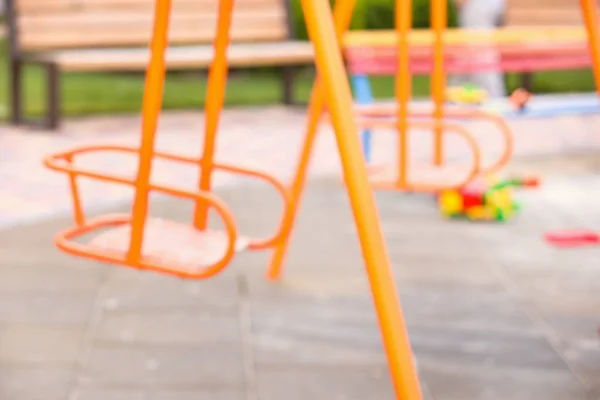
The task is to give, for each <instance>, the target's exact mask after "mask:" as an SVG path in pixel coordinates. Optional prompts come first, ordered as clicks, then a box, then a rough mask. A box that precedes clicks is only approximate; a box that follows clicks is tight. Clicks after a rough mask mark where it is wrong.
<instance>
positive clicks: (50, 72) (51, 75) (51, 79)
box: [45, 64, 60, 130]
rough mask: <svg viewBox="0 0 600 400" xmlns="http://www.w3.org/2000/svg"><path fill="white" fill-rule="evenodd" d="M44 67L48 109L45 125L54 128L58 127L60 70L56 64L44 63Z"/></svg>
mask: <svg viewBox="0 0 600 400" xmlns="http://www.w3.org/2000/svg"><path fill="white" fill-rule="evenodd" d="M45 68H46V78H47V82H48V94H47V95H48V97H47V99H46V104H47V107H48V110H47V113H46V123H45V126H46V127H47V128H48V129H51V130H54V129H56V128H58V124H59V122H60V71H59V70H58V67H57V66H56V64H46V65H45Z"/></svg>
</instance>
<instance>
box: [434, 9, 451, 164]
mask: <svg viewBox="0 0 600 400" xmlns="http://www.w3.org/2000/svg"><path fill="white" fill-rule="evenodd" d="M447 19H448V4H447V3H446V0H432V1H431V27H432V29H433V35H434V39H433V72H432V74H431V96H432V98H433V104H434V110H433V118H434V119H435V128H434V139H433V140H434V150H433V151H434V153H433V162H434V164H435V165H437V166H440V165H442V163H443V161H444V149H443V132H442V130H443V127H442V119H443V118H444V90H445V87H446V71H445V68H444V31H445V30H446V27H447Z"/></svg>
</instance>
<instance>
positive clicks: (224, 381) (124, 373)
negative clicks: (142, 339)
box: [79, 342, 244, 389]
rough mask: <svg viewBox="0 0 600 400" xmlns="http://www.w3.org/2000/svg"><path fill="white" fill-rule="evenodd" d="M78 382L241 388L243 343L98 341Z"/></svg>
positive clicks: (97, 385)
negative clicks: (171, 343)
mask: <svg viewBox="0 0 600 400" xmlns="http://www.w3.org/2000/svg"><path fill="white" fill-rule="evenodd" d="M79 382H80V384H81V386H82V387H84V388H86V387H89V388H91V387H104V386H117V385H121V386H123V385H127V386H129V387H137V388H142V389H143V388H144V387H155V388H160V387H163V388H165V387H166V388H168V387H171V388H172V387H179V388H187V389H202V388H207V387H213V388H214V387H221V388H225V387H228V388H232V389H241V388H242V387H243V384H244V368H243V360H242V349H241V344H240V343H239V342H229V343H226V342H218V343H206V344H202V345H199V344H198V345H195V346H193V347H192V346H175V345H169V346H145V345H136V344H133V345H129V346H127V345H117V344H101V343H96V344H95V345H94V347H93V349H92V351H91V355H90V358H89V360H88V363H87V365H86V367H85V369H84V371H83V372H82V374H81V375H80V377H79Z"/></svg>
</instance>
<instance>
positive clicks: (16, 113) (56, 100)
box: [10, 60, 61, 130]
mask: <svg viewBox="0 0 600 400" xmlns="http://www.w3.org/2000/svg"><path fill="white" fill-rule="evenodd" d="M26 63H30V64H33V65H38V66H40V67H42V68H43V69H44V72H45V73H46V89H47V91H46V115H45V116H44V118H43V119H42V120H34V119H32V118H28V117H27V116H26V115H25V108H24V100H25V99H24V93H23V69H24V66H25V64H26ZM11 72H12V79H11V95H10V102H11V123H13V124H14V125H31V126H34V127H41V128H44V129H49V130H56V129H57V128H58V125H59V123H60V117H61V115H60V71H59V68H58V66H57V65H56V64H54V63H48V62H42V63H40V62H36V61H27V62H26V61H24V60H15V61H12V62H11Z"/></svg>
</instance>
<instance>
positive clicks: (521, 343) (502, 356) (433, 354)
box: [409, 326, 568, 371]
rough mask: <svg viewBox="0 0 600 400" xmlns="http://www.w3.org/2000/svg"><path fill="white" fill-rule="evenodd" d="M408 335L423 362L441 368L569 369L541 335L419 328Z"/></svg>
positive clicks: (412, 329) (411, 329)
mask: <svg viewBox="0 0 600 400" xmlns="http://www.w3.org/2000/svg"><path fill="white" fill-rule="evenodd" d="M409 334H410V338H411V343H412V346H413V350H414V351H415V353H416V355H417V357H419V359H420V360H433V361H435V362H437V363H439V364H441V365H478V366H482V367H485V366H492V367H497V366H498V367H504V368H514V369H519V368H530V369H535V368H538V369H545V370H552V371H553V370H556V371H561V370H568V366H567V364H566V363H565V362H564V360H563V359H562V358H561V356H560V355H559V354H558V353H557V352H556V351H555V350H554V348H553V347H552V346H551V345H550V343H549V342H548V341H547V340H546V338H545V337H543V336H542V335H541V334H538V335H537V336H532V335H531V334H526V335H521V334H516V333H512V332H511V333H506V332H489V331H488V332H484V333H482V332H475V331H465V330H455V329H444V330H440V329H438V328H429V327H427V328H425V327H417V326H411V327H410V331H409Z"/></svg>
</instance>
